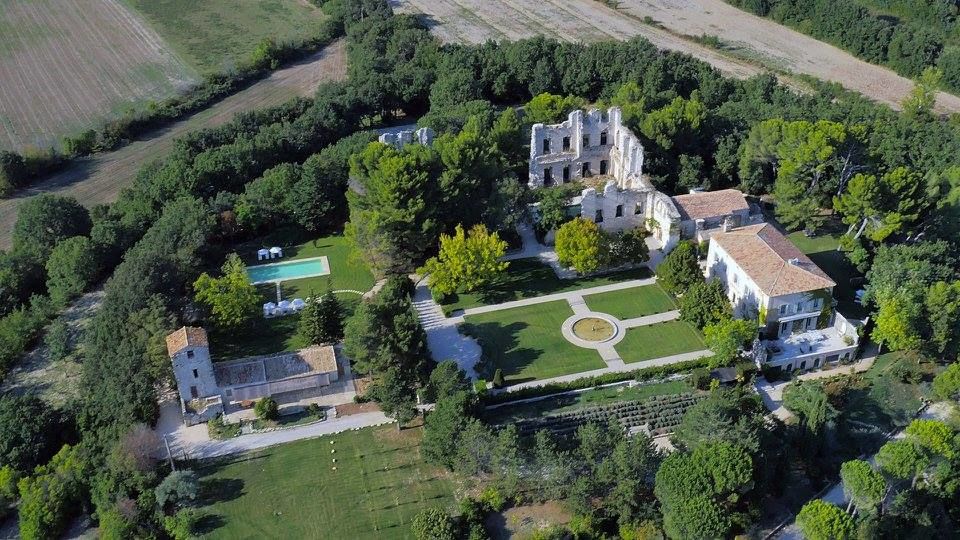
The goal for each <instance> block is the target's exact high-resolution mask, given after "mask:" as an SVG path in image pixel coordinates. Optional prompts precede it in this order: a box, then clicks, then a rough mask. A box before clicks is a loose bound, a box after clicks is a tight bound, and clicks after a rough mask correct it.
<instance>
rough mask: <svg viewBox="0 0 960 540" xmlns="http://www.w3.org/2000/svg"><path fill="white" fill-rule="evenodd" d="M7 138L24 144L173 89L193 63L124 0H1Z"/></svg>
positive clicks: (2, 113)
mask: <svg viewBox="0 0 960 540" xmlns="http://www.w3.org/2000/svg"><path fill="white" fill-rule="evenodd" d="M0 6H2V9H0V28H3V32H0V90H2V93H3V94H4V96H3V99H2V100H0V118H3V119H4V121H3V122H2V123H0V133H2V135H0V143H2V146H3V147H4V148H12V149H15V150H21V149H23V148H24V147H26V146H31V145H35V146H48V145H51V144H54V143H55V142H56V141H57V140H58V139H59V138H60V137H62V136H63V135H66V134H70V133H73V132H76V131H79V130H80V129H83V128H86V127H92V124H93V123H96V122H98V121H100V120H101V119H105V118H107V117H109V116H111V115H112V114H113V113H115V112H116V110H117V109H118V108H119V107H121V106H123V105H125V104H127V103H130V102H131V101H132V102H136V101H142V100H145V99H153V98H159V97H165V96H169V95H172V94H173V93H174V92H175V91H176V90H177V89H180V88H183V87H184V86H185V85H187V84H190V83H191V81H192V80H193V75H192V73H193V72H192V70H190V69H189V68H188V67H187V66H186V65H185V64H184V63H183V62H182V61H180V60H179V59H178V58H177V57H176V55H174V54H173V53H172V51H171V50H170V49H169V48H168V47H167V46H165V45H164V41H163V40H162V39H161V38H160V36H159V35H158V34H157V33H156V32H154V31H153V30H152V29H151V28H149V27H148V26H146V24H145V23H144V21H143V20H142V19H141V18H140V17H139V16H138V15H137V14H136V13H133V12H131V11H130V10H129V9H128V8H127V7H125V6H124V4H123V3H122V0H3V1H2V3H0Z"/></svg>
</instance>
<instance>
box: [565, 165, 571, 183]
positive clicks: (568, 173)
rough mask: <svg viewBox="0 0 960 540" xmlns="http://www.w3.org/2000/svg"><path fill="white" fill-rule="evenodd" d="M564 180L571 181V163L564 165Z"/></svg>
mask: <svg viewBox="0 0 960 540" xmlns="http://www.w3.org/2000/svg"><path fill="white" fill-rule="evenodd" d="M563 181H564V182H569V181H570V166H569V165H566V166H564V167H563Z"/></svg>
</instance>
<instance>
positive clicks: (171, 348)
mask: <svg viewBox="0 0 960 540" xmlns="http://www.w3.org/2000/svg"><path fill="white" fill-rule="evenodd" d="M209 346H210V344H209V342H208V341H207V331H206V330H204V329H203V328H197V327H196V326H183V327H181V328H180V329H179V330H177V331H175V332H173V333H172V334H170V335H168V336H167V354H169V355H170V356H173V355H175V354H177V353H178V352H180V351H182V350H183V349H184V347H209Z"/></svg>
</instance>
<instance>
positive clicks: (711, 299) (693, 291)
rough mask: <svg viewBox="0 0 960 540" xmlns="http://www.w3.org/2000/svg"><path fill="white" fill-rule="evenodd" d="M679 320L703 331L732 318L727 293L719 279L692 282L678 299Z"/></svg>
mask: <svg viewBox="0 0 960 540" xmlns="http://www.w3.org/2000/svg"><path fill="white" fill-rule="evenodd" d="M679 304H680V318H681V319H682V320H684V321H687V322H688V323H690V324H692V325H694V326H696V327H697V329H699V330H703V329H704V328H706V327H707V326H709V325H715V324H720V323H722V322H724V321H726V320H728V319H730V318H731V317H732V316H733V309H732V308H731V307H730V299H728V298H727V291H726V290H725V289H724V288H723V283H722V282H721V281H720V280H719V279H713V280H710V281H694V282H693V284H692V285H691V286H690V288H689V289H687V291H686V292H685V293H684V295H683V296H682V297H681V298H680V301H679Z"/></svg>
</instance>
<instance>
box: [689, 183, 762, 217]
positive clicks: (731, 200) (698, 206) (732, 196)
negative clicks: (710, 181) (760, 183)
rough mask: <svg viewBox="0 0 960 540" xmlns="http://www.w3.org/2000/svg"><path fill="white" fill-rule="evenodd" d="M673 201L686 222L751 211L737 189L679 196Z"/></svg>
mask: <svg viewBox="0 0 960 540" xmlns="http://www.w3.org/2000/svg"><path fill="white" fill-rule="evenodd" d="M672 199H673V202H674V204H676V205H677V210H679V211H680V218H681V219H683V220H684V221H686V220H690V219H708V218H712V217H721V216H726V215H730V214H733V213H734V212H739V211H743V210H749V209H750V205H748V204H747V199H745V198H744V197H743V193H742V192H740V191H738V190H736V189H721V190H717V191H703V192H700V193H689V194H687V195H677V196H676V197H672Z"/></svg>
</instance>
